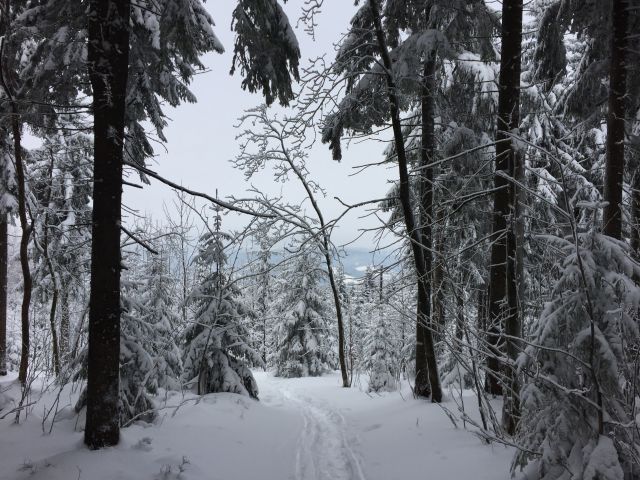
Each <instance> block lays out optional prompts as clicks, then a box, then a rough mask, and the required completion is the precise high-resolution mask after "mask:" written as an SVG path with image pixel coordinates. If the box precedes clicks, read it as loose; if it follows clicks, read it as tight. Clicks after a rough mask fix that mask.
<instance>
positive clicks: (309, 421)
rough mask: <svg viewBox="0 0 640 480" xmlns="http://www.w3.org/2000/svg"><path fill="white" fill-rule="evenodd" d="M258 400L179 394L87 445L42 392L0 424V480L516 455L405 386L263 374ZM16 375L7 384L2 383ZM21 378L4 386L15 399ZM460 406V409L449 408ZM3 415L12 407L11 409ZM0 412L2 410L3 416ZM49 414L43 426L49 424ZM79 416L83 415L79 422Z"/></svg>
mask: <svg viewBox="0 0 640 480" xmlns="http://www.w3.org/2000/svg"><path fill="white" fill-rule="evenodd" d="M256 379H257V381H258V384H259V386H260V390H261V394H260V398H261V401H260V402H255V401H253V400H250V399H248V398H244V397H240V396H238V395H232V394H211V395H206V396H204V397H196V396H194V395H186V396H185V397H183V396H182V395H181V394H174V395H171V396H169V397H168V398H166V399H164V400H163V402H162V403H163V404H165V407H163V408H162V410H161V411H160V418H159V420H158V422H157V423H156V424H154V425H134V426H131V427H129V428H126V429H124V430H123V431H122V441H121V443H120V445H118V446H117V447H115V448H110V449H105V450H102V451H89V450H88V449H86V448H85V447H84V446H83V443H82V433H81V432H79V431H77V430H78V428H77V424H78V423H79V422H78V418H77V417H76V416H75V415H73V414H72V410H71V408H70V405H72V404H73V402H74V401H75V397H76V394H73V393H70V392H69V391H68V390H65V391H63V392H62V394H61V395H60V406H61V407H64V408H61V411H60V412H59V413H58V415H57V420H56V422H55V424H54V426H53V430H52V432H51V433H50V434H49V433H43V421H42V420H43V417H44V412H45V411H46V409H48V408H50V406H51V405H52V404H53V402H54V400H55V398H56V395H57V392H56V391H55V390H53V389H51V391H49V392H47V393H46V394H45V395H43V396H42V398H41V399H40V400H39V401H38V404H37V405H34V408H33V410H32V411H31V412H30V413H29V416H28V417H27V419H26V421H23V422H22V423H21V424H20V425H15V424H13V416H11V418H5V419H3V420H0V458H1V460H0V479H2V480H5V479H6V480H13V479H16V480H17V479H26V478H29V479H42V480H75V479H80V480H102V479H104V480H125V479H126V480H129V479H131V480H138V479H140V480H142V479H145V480H146V479H149V480H152V479H158V480H170V479H183V480H255V479H257V478H259V479H262V480H289V479H295V480H365V479H366V480H413V479H438V480H447V479H451V480H465V479H474V480H476V479H477V480H483V479H486V480H489V479H490V480H500V479H505V480H506V479H508V478H509V472H508V466H509V462H510V458H511V455H512V452H511V451H510V450H509V449H507V448H505V447H502V446H500V445H492V446H487V445H485V444H483V443H482V442H481V441H480V440H479V439H478V438H477V437H475V436H474V435H472V434H471V433H470V432H468V431H465V430H464V429H461V428H459V429H456V428H454V426H453V424H452V423H451V421H450V420H449V418H448V417H447V415H445V413H444V412H443V410H442V409H441V408H440V407H439V406H437V405H433V404H430V403H428V402H425V401H418V400H414V399H412V398H411V396H410V394H409V391H408V387H406V386H405V388H404V389H403V392H400V393H398V392H395V393H385V394H382V395H375V394H374V395H368V394H366V393H365V392H364V391H361V390H360V389H358V388H352V389H344V388H340V387H339V384H340V381H339V376H338V375H335V374H333V375H327V376H324V377H321V378H304V379H280V378H274V377H273V376H272V375H270V374H266V373H262V372H257V373H256ZM9 380H10V379H4V378H3V379H2V380H0V387H1V390H6V389H7V387H8V385H9V384H8V382H9ZM18 392H19V390H18V389H17V387H16V386H15V385H14V386H13V388H11V389H10V390H9V391H8V392H7V393H8V394H9V396H11V397H14V398H15V397H17V396H18ZM446 405H447V406H448V407H449V408H451V409H455V404H454V403H453V402H449V403H448V404H446ZM5 411H6V409H5ZM2 415H3V412H0V416H2ZM50 423H51V415H50V416H49V418H48V419H47V420H46V422H45V423H44V430H45V431H46V432H48V431H49V429H50ZM80 423H81V421H80Z"/></svg>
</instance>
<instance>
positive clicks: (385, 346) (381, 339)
mask: <svg viewBox="0 0 640 480" xmlns="http://www.w3.org/2000/svg"><path fill="white" fill-rule="evenodd" d="M371 307H372V308H370V309H369V327H368V329H367V334H366V335H365V339H364V367H365V369H366V371H367V373H368V374H369V386H368V390H369V391H370V392H380V391H393V390H395V389H396V388H397V386H398V379H399V378H400V358H399V353H400V348H399V345H398V342H397V336H396V334H395V331H394V330H395V328H394V327H395V326H397V325H396V320H397V318H395V316H394V315H393V314H392V313H393V311H392V310H391V309H390V308H389V306H388V305H386V303H382V302H375V303H373V304H371Z"/></svg>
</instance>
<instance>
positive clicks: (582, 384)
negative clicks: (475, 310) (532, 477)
mask: <svg viewBox="0 0 640 480" xmlns="http://www.w3.org/2000/svg"><path fill="white" fill-rule="evenodd" d="M583 207H587V206H585V205H583ZM590 208H591V210H592V215H593V216H592V221H591V224H590V226H589V228H588V229H587V230H585V231H577V232H575V231H574V235H572V236H569V237H568V238H559V237H551V238H550V240H551V241H552V242H553V243H554V244H555V246H556V247H557V248H559V249H560V250H561V251H562V252H563V255H564V256H563V258H562V274H561V276H560V279H559V280H558V282H557V283H556V285H555V288H554V291H553V296H552V298H551V300H550V301H549V302H548V303H547V304H546V305H545V308H544V310H543V312H542V315H541V316H540V318H539V319H538V320H537V321H536V322H535V324H534V326H533V336H532V339H531V343H530V345H529V346H528V347H527V348H526V350H525V352H524V353H523V354H522V355H521V356H520V358H519V365H520V368H521V369H524V370H526V371H527V372H528V373H529V375H530V376H528V377H527V382H526V384H525V386H524V387H523V389H522V405H523V415H522V419H521V424H520V426H519V429H518V438H519V440H520V441H521V442H522V445H523V447H524V448H523V449H522V450H519V451H518V453H517V454H516V456H515V459H514V464H513V468H514V469H515V468H517V467H518V466H524V465H526V464H527V463H529V462H531V463H532V468H533V469H534V470H535V471H537V475H538V476H539V478H543V479H545V480H555V479H564V478H568V477H569V475H570V476H571V478H578V479H585V480H586V479H596V478H607V479H612V480H614V479H620V480H622V479H627V478H628V479H631V478H636V476H637V474H638V468H637V465H638V451H640V442H639V441H638V438H637V434H636V432H635V429H636V427H635V426H634V425H633V424H634V421H633V417H634V415H635V406H634V405H635V402H637V398H633V397H634V395H635V394H634V393H633V392H632V391H631V390H630V389H633V387H632V385H637V384H638V382H639V381H640V377H638V370H637V368H634V367H633V361H632V359H631V357H630V355H633V353H632V352H633V349H634V348H637V345H638V343H639V342H640V334H639V331H638V325H637V322H636V320H635V319H634V317H633V316H632V315H631V314H630V309H635V308H637V303H638V298H640V296H639V295H640V289H639V288H638V286H637V285H636V284H635V282H634V281H633V278H637V275H639V274H640V266H638V264H636V263H635V262H634V261H633V260H631V258H630V256H629V250H628V247H627V245H625V243H624V242H621V241H618V240H615V239H613V238H611V237H607V236H605V235H603V234H601V233H599V231H598V228H597V222H596V217H597V215H596V208H595V205H592V206H591V207H590ZM530 452H541V455H540V456H536V457H535V458H533V457H531V456H530Z"/></svg>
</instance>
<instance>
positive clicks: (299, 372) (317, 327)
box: [273, 251, 332, 377]
mask: <svg viewBox="0 0 640 480" xmlns="http://www.w3.org/2000/svg"><path fill="white" fill-rule="evenodd" d="M323 276H324V273H323V272H322V270H321V268H320V259H319V258H318V256H317V255H316V254H315V253H314V252H311V251H302V252H300V253H299V254H298V256H297V257H296V258H295V259H294V260H293V261H292V262H291V264H290V265H289V266H288V267H287V269H286V270H285V271H284V272H283V275H282V278H281V279H280V285H279V288H280V292H281V298H280V300H279V304H278V305H277V307H276V308H277V311H278V313H277V315H278V317H279V318H278V319H277V320H276V325H275V335H276V345H277V351H276V352H275V353H274V358H273V361H274V364H275V366H276V372H275V374H276V375H277V376H280V377H306V376H318V375H322V374H323V373H325V372H327V371H328V370H330V368H331V360H332V358H331V354H330V351H329V343H330V342H329V329H328V328H327V323H328V318H329V315H330V310H329V308H330V307H329V306H328V304H327V302H326V297H327V294H326V292H325V291H324V286H323V283H322V278H323Z"/></svg>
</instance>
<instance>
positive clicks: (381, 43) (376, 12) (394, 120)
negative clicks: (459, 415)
mask: <svg viewBox="0 0 640 480" xmlns="http://www.w3.org/2000/svg"><path fill="white" fill-rule="evenodd" d="M369 6H370V8H371V14H372V17H373V21H374V28H375V34H376V41H377V44H378V48H379V51H380V56H381V58H382V63H383V66H384V68H385V71H386V72H385V73H386V74H385V81H386V84H387V96H388V98H389V113H390V116H391V124H392V129H393V137H394V144H395V147H396V153H397V160H398V173H399V177H400V184H399V187H400V192H399V197H400V204H401V206H402V213H403V217H404V223H405V228H406V230H407V235H409V239H410V242H411V251H412V253H413V259H414V266H415V270H416V274H417V276H418V304H419V305H420V304H422V305H425V304H426V303H427V302H429V291H428V288H429V287H428V281H429V275H430V272H428V271H427V270H425V258H424V254H423V246H422V238H421V234H420V230H419V229H418V226H417V225H416V220H415V216H414V211H413V206H412V202H411V193H410V185H409V172H408V167H407V156H406V152H405V146H404V136H403V134H402V125H401V123H400V111H399V106H398V105H399V104H398V98H397V87H396V85H395V81H394V79H393V76H392V75H391V68H392V67H391V58H390V56H389V50H388V47H387V42H386V39H385V36H384V31H383V29H382V21H381V19H380V7H379V4H378V0H370V2H369ZM418 312H419V315H418V319H417V322H416V323H417V329H416V333H417V334H419V333H420V334H421V336H422V338H416V351H417V350H418V348H417V347H418V345H420V348H421V349H422V350H421V351H423V352H424V356H425V357H426V369H427V370H428V373H429V385H430V387H431V400H432V401H433V402H440V401H442V388H441V386H440V377H439V374H438V365H437V363H436V356H435V350H434V345H433V336H432V332H431V329H430V328H428V327H429V324H428V321H429V319H428V318H425V317H424V316H421V315H420V314H421V313H424V312H422V311H420V307H419V309H418ZM418 357H419V356H418V355H417V352H416V375H418V372H419V371H420V370H424V369H425V365H424V364H423V363H421V364H420V369H418V366H419V365H418V363H419V362H422V359H419V358H418ZM416 383H417V380H416Z"/></svg>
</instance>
